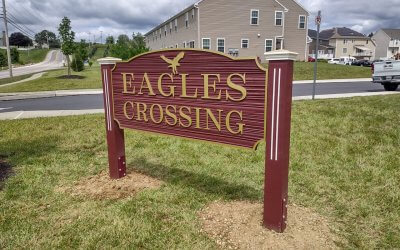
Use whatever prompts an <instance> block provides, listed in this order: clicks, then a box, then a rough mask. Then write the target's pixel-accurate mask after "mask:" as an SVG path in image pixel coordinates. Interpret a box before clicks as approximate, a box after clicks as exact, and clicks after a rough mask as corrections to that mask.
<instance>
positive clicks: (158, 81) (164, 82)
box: [99, 49, 297, 232]
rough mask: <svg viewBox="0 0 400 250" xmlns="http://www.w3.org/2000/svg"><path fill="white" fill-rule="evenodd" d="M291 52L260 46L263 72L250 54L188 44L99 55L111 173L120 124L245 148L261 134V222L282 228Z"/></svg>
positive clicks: (116, 172) (121, 158)
mask: <svg viewBox="0 0 400 250" xmlns="http://www.w3.org/2000/svg"><path fill="white" fill-rule="evenodd" d="M296 55H297V54H296V53H292V52H289V51H284V50H280V51H273V52H268V53H266V58H267V60H268V61H269V66H268V71H267V70H266V69H264V68H263V67H262V66H261V65H260V64H259V62H258V60H257V59H255V58H250V59H246V58H233V57H230V56H227V55H225V54H223V53H219V52H212V51H208V50H196V49H171V50H161V51H153V52H149V53H144V54H141V55H139V56H136V57H134V58H132V59H131V60H129V61H127V62H120V60H118V59H116V58H103V59H100V60H99V62H100V64H101V72H102V79H103V93H104V95H103V98H104V108H105V118H106V119H105V123H106V130H107V144H108V159H109V169H110V176H111V178H114V179H117V178H122V177H124V176H125V175H126V157H125V141H124V129H135V130H139V131H146V132H153V133H159V134H165V135H172V136H179V137H184V138H189V139H196V140H203V141H209V142H215V143H222V144H228V145H233V146H238V147H244V148H251V149H256V148H257V145H258V144H259V142H260V141H262V140H265V141H266V150H265V164H266V171H265V190H264V217H263V221H264V225H265V226H266V227H268V228H270V229H273V230H275V231H278V232H283V231H284V229H285V228H286V218H287V209H286V207H287V195H288V191H287V188H288V166H289V145H290V118H291V101H292V81H293V60H294V59H295V57H296ZM267 79H268V80H267Z"/></svg>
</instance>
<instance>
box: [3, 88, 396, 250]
mask: <svg viewBox="0 0 400 250" xmlns="http://www.w3.org/2000/svg"><path fill="white" fill-rule="evenodd" d="M399 109H400V95H391V96H379V97H365V98H353V99H341V100H320V101H314V102H311V101H303V102H295V103H294V108H293V125H292V148H291V165H290V182H289V195H290V201H291V202H295V203H296V204H301V205H303V206H305V207H309V208H311V209H313V210H315V211H317V212H318V213H320V214H322V215H324V216H326V217H327V218H328V219H329V220H330V221H331V222H332V223H333V224H335V225H337V226H338V227H339V229H340V230H339V233H340V236H341V237H343V240H341V241H340V242H338V246H339V247H343V248H349V249H354V248H361V249H393V248H397V247H398V246H400V223H399V221H400V171H399V162H400V154H399V149H400V127H399V126H398V124H399V123H400V114H399V112H398V111H399ZM0 127H1V130H0V152H1V154H2V155H3V157H5V158H6V159H7V161H8V162H9V163H10V164H12V166H13V168H14V171H15V175H14V176H12V177H10V178H9V179H8V180H7V181H6V183H5V187H4V189H3V190H2V191H0V248H2V249H19V248H78V247H79V248H89V249H95V248H130V249H209V248H217V246H216V245H215V244H214V242H213V241H212V240H210V239H209V238H208V237H206V235H204V234H203V233H200V232H199V229H200V222H199V220H198V218H197V213H198V211H199V210H200V209H202V208H203V207H205V206H207V204H209V203H210V202H212V201H215V200H227V201H230V200H249V201H256V202H262V189H263V177H264V175H263V174H264V147H263V146H261V147H260V148H259V149H258V151H256V152H251V151H247V150H241V149H234V148H230V147H224V146H218V145H214V144H208V143H202V142H192V141H189V140H184V139H177V138H169V137H163V136H156V135H147V134H145V133H140V132H133V131H127V132H126V155H127V163H128V168H134V169H136V170H139V171H141V172H143V173H146V174H148V175H150V176H154V177H156V178H159V179H161V180H163V181H164V182H165V184H164V185H163V186H162V187H161V188H160V189H157V190H147V191H144V192H143V193H140V194H139V195H137V196H136V197H132V198H126V199H122V200H113V201H109V200H108V201H107V200H93V199H88V198H80V197H73V196H70V195H69V194H66V193H60V192H56V191H55V190H56V189H57V187H58V186H60V185H73V182H74V181H78V180H79V179H80V178H82V177H81V176H91V175H95V174H97V173H99V172H101V171H105V170H106V169H107V150H106V145H105V128H104V117H103V115H91V116H73V117H63V118H60V117H59V118H40V119H31V120H13V121H0ZM289 223H290V218H289Z"/></svg>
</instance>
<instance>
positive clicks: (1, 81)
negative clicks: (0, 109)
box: [0, 74, 33, 92]
mask: <svg viewBox="0 0 400 250" xmlns="http://www.w3.org/2000/svg"><path fill="white" fill-rule="evenodd" d="M32 75H33V74H29V75H22V76H14V77H13V78H11V77H8V78H2V79H0V85H3V84H7V83H12V82H18V81H21V80H24V79H27V78H29V77H31V76H32ZM0 92H1V91H0Z"/></svg>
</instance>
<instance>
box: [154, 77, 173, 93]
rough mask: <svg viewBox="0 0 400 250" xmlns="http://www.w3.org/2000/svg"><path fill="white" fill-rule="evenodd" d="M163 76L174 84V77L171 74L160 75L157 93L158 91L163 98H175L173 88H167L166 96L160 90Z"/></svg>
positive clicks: (161, 89)
mask: <svg viewBox="0 0 400 250" xmlns="http://www.w3.org/2000/svg"><path fill="white" fill-rule="evenodd" d="M164 76H168V77H169V78H170V79H171V82H172V83H173V82H174V77H173V76H172V75H171V74H167V73H164V74H162V75H160V77H159V78H158V91H160V94H161V95H163V96H165V97H169V96H172V97H174V96H175V86H169V93H168V94H166V93H165V92H164V90H163V88H162V81H163V78H164Z"/></svg>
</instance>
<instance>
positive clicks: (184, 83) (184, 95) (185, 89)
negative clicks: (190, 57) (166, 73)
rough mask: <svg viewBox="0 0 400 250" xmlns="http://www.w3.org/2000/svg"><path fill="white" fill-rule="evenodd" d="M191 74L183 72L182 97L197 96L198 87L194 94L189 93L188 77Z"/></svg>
mask: <svg viewBox="0 0 400 250" xmlns="http://www.w3.org/2000/svg"><path fill="white" fill-rule="evenodd" d="M187 76H189V75H188V74H181V77H182V95H181V97H182V98H197V88H195V90H194V95H192V96H190V95H188V94H187V81H186V77H187Z"/></svg>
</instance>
